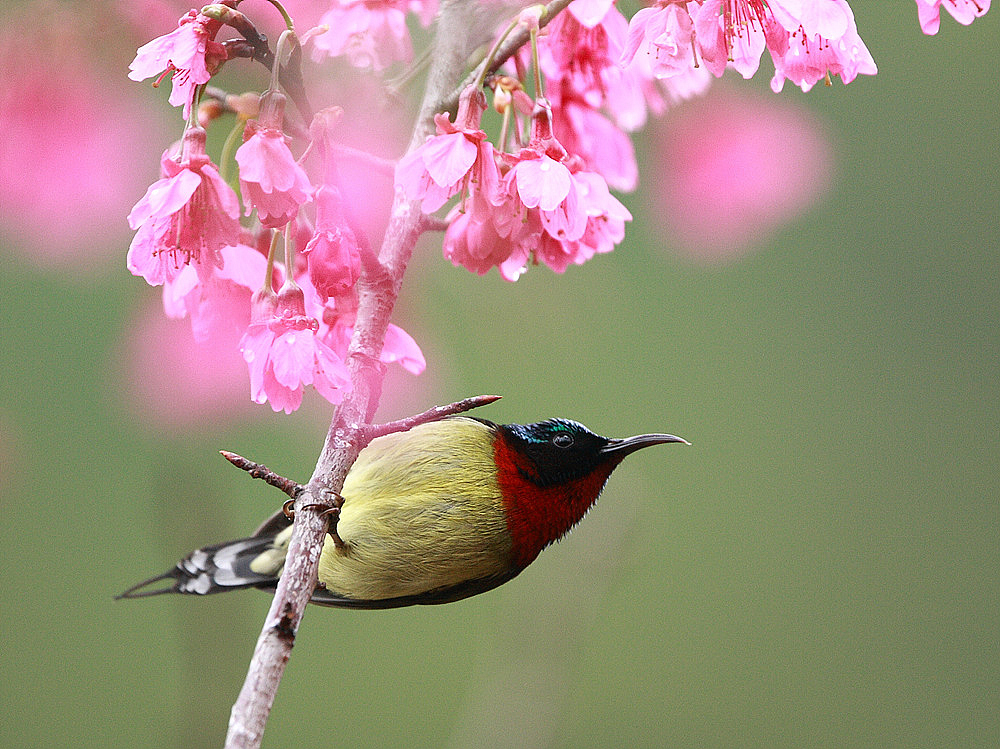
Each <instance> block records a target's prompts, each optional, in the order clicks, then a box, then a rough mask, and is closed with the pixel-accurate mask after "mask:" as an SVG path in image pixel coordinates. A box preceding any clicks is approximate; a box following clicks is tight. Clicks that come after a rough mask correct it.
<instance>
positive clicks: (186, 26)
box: [128, 10, 226, 118]
mask: <svg viewBox="0 0 1000 749" xmlns="http://www.w3.org/2000/svg"><path fill="white" fill-rule="evenodd" d="M221 28H222V24H221V23H220V22H219V21H214V20H212V19H211V18H209V17H208V16H203V15H201V14H200V13H199V12H198V11H195V10H189V11H188V12H187V13H185V14H184V15H183V16H181V18H180V20H179V21H178V24H177V28H176V29H175V30H174V31H171V32H170V33H169V34H164V35H163V36H158V37H157V38H156V39H154V40H153V41H151V42H149V43H147V44H144V45H143V46H141V47H139V49H138V51H137V52H136V55H135V59H134V60H132V62H131V64H130V65H129V74H128V77H129V78H131V79H132V80H133V81H142V80H145V79H146V78H151V77H152V76H154V75H159V76H160V79H157V82H156V83H157V84H158V83H159V80H161V79H162V78H163V76H165V75H168V74H171V83H172V84H173V85H172V88H171V91H170V99H169V101H170V103H171V104H173V105H174V106H175V107H177V106H181V105H183V106H184V117H185V118H187V117H188V115H190V113H191V104H192V103H193V101H194V90H195V87H196V86H198V85H200V84H202V83H208V81H209V79H210V78H211V77H212V74H213V73H214V72H215V71H216V70H217V69H218V67H219V65H221V64H222V62H223V61H225V59H226V49H225V47H223V46H222V45H221V44H219V43H218V42H216V41H214V39H215V35H216V34H217V33H218V32H219V29H221ZM161 74H162V75H161ZM154 85H156V84H154Z"/></svg>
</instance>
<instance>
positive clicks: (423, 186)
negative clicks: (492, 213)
mask: <svg viewBox="0 0 1000 749" xmlns="http://www.w3.org/2000/svg"><path fill="white" fill-rule="evenodd" d="M485 110H486V97H485V96H484V95H483V93H482V91H479V90H477V89H475V87H473V86H470V87H468V88H467V89H466V90H465V91H463V92H462V96H461V97H460V100H459V105H458V113H457V114H456V116H455V123H454V124H452V122H451V121H450V120H449V119H448V116H447V115H446V114H437V115H435V116H434V121H435V122H436V123H437V129H438V135H436V136H434V137H432V138H430V139H429V140H428V141H427V142H426V143H424V144H423V145H422V146H420V147H419V148H416V149H414V150H413V151H411V152H410V153H409V154H407V155H406V156H404V157H403V158H402V159H400V162H399V165H398V166H397V167H396V187H397V188H400V189H402V190H403V191H404V192H405V193H406V196H407V197H408V198H409V199H410V200H420V201H422V202H421V210H423V212H424V213H433V212H434V211H436V210H437V209H438V208H440V207H441V206H443V205H444V204H445V202H446V201H447V200H448V198H450V197H452V196H453V195H457V194H459V193H462V195H463V197H464V196H471V197H472V199H473V202H474V203H475V204H476V205H474V207H473V210H474V211H476V212H478V211H479V210H480V209H481V208H482V207H483V204H484V203H488V202H490V201H492V199H493V197H494V196H495V194H496V190H497V184H498V181H499V173H498V171H497V165H496V154H495V151H494V149H493V144H492V143H490V142H489V140H488V139H487V137H486V133H485V132H483V131H482V130H481V129H480V127H479V122H480V120H481V119H482V116H483V112H484V111H485Z"/></svg>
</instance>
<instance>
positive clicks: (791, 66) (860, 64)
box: [771, 0, 878, 93]
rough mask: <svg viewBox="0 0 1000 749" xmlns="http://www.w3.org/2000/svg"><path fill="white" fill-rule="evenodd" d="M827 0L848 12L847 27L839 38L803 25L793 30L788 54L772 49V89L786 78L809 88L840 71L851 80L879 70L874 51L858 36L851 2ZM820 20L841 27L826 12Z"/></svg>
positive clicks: (778, 86) (839, 74)
mask: <svg viewBox="0 0 1000 749" xmlns="http://www.w3.org/2000/svg"><path fill="white" fill-rule="evenodd" d="M786 1H787V0H786ZM827 2H830V3H834V2H835V3H836V5H837V6H838V7H839V8H840V9H841V10H842V11H843V12H844V13H845V14H846V18H847V26H846V30H845V31H844V33H843V34H842V35H841V36H840V37H837V38H828V37H824V36H822V35H821V34H818V33H817V34H810V33H809V32H808V31H805V30H803V29H804V27H803V28H800V29H799V30H798V31H795V32H792V33H791V34H790V37H789V40H788V50H787V51H786V52H785V54H784V55H776V54H775V53H774V52H773V51H772V53H771V59H772V60H774V77H773V78H772V79H771V90H772V91H774V92H775V93H777V92H778V91H781V89H782V87H783V86H784V83H785V80H786V79H787V80H790V81H791V82H792V83H794V84H795V85H796V86H798V87H799V88H801V89H802V90H803V91H808V90H809V89H810V88H812V87H813V86H814V85H815V84H816V83H818V82H819V81H821V80H824V79H826V78H827V76H830V75H838V76H840V79H841V80H842V81H843V82H844V83H850V82H851V81H853V80H854V79H855V78H856V77H857V76H858V75H859V74H864V75H875V74H876V73H877V72H878V67H877V66H876V65H875V60H874V59H873V58H872V55H871V52H869V51H868V48H867V47H866V46H865V43H864V42H863V41H861V37H860V36H858V29H857V26H856V25H855V24H854V14H853V13H852V12H851V9H850V6H848V5H847V2H846V1H845V0H827ZM821 20H822V21H825V27H826V28H832V29H834V30H839V28H840V26H839V25H838V24H836V23H834V22H833V21H831V20H830V17H829V15H825V16H823V17H822V18H821ZM818 27H819V28H824V25H823V24H820V25H819V26H818Z"/></svg>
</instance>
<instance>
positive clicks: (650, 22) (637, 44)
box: [621, 3, 697, 78]
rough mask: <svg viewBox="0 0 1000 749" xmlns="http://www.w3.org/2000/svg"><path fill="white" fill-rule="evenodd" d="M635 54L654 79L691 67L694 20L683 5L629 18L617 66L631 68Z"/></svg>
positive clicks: (693, 57) (642, 12) (645, 10)
mask: <svg viewBox="0 0 1000 749" xmlns="http://www.w3.org/2000/svg"><path fill="white" fill-rule="evenodd" d="M688 5H691V4H688ZM637 55H639V56H641V57H642V58H645V60H646V61H647V62H648V64H649V65H650V66H651V72H652V74H653V75H654V76H656V77H657V78H670V77H672V76H675V75H679V74H681V73H684V72H686V71H688V70H690V69H691V68H693V67H695V64H696V62H697V58H696V54H695V49H694V21H693V20H692V18H691V15H690V13H689V11H688V7H687V5H685V4H683V3H668V4H666V5H663V6H659V7H652V8H642V9H641V10H639V11H638V12H637V13H636V14H635V15H634V16H632V20H631V21H630V22H629V30H628V37H627V39H626V42H625V44H624V46H623V48H622V53H621V64H622V65H625V66H631V65H632V64H633V63H634V62H635V60H636V56H637Z"/></svg>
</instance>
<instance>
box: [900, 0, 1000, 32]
mask: <svg viewBox="0 0 1000 749" xmlns="http://www.w3.org/2000/svg"><path fill="white" fill-rule="evenodd" d="M941 8H944V9H945V10H947V11H948V13H950V14H951V17H952V18H954V19H955V20H956V21H958V22H959V23H960V24H962V25H963V26H968V25H969V24H970V23H972V22H973V21H975V20H976V19H977V18H979V17H980V16H984V15H986V11H988V10H989V9H990V0H917V18H918V20H919V21H920V30H921V31H923V32H924V33H925V34H928V35H930V36H933V35H934V34H936V33H938V28H939V27H940V26H941Z"/></svg>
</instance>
